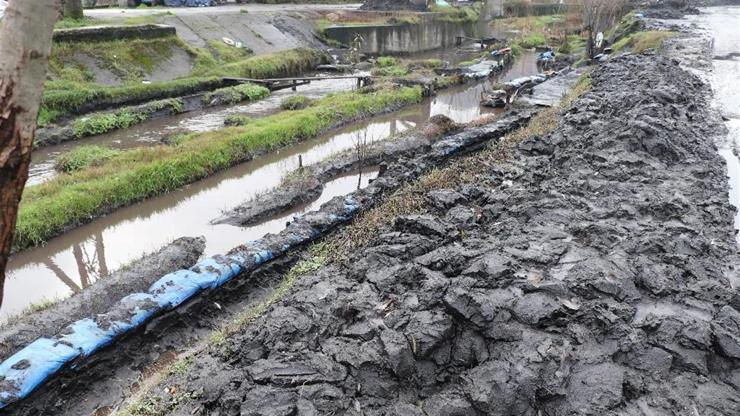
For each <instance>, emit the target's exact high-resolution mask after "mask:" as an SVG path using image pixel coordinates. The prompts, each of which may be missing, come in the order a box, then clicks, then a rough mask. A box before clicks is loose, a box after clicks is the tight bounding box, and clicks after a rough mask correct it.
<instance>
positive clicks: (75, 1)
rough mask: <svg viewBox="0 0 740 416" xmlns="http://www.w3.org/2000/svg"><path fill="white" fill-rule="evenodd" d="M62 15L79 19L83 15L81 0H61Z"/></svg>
mask: <svg viewBox="0 0 740 416" xmlns="http://www.w3.org/2000/svg"><path fill="white" fill-rule="evenodd" d="M61 1H62V17H64V18H67V19H75V20H80V19H82V18H83V17H84V15H83V13H82V0H61Z"/></svg>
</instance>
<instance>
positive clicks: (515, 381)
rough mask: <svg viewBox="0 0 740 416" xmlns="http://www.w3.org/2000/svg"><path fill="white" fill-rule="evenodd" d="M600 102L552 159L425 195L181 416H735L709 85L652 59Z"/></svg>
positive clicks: (635, 66) (300, 289) (256, 338)
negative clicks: (419, 210)
mask: <svg viewBox="0 0 740 416" xmlns="http://www.w3.org/2000/svg"><path fill="white" fill-rule="evenodd" d="M592 85H593V89H592V91H590V92H588V93H586V94H584V95H583V96H582V97H581V98H579V99H578V100H576V101H575V102H574V103H573V104H572V105H571V107H570V108H569V109H568V110H567V111H566V112H565V114H564V116H563V118H562V119H561V121H560V123H559V125H558V127H557V128H556V129H555V131H554V132H552V133H550V134H547V135H544V136H542V137H537V138H535V139H533V140H536V141H541V142H543V143H547V144H548V146H547V148H548V151H547V152H538V151H532V149H539V148H542V146H538V145H536V143H529V144H528V145H527V147H526V152H519V154H518V156H517V159H518V160H517V161H516V162H517V163H516V164H512V166H514V167H512V168H506V167H500V166H499V167H496V168H493V167H486V166H481V171H480V174H481V175H486V176H487V177H488V178H489V180H488V181H486V182H485V183H486V185H482V183H483V182H481V184H473V185H465V186H460V187H456V186H455V185H453V186H451V187H450V188H449V189H438V190H434V191H432V192H430V193H429V194H427V195H426V196H425V198H424V199H425V201H426V210H427V213H425V214H423V215H407V216H403V217H399V218H397V219H396V220H395V221H394V222H393V223H392V226H390V228H388V229H385V230H383V232H382V233H381V234H380V235H378V236H377V237H375V238H374V240H373V242H372V243H371V244H370V245H369V246H368V247H366V248H364V249H362V250H358V251H357V252H354V253H350V259H349V261H348V262H346V263H344V264H330V265H329V266H326V267H324V268H322V269H320V270H319V271H317V272H315V273H314V274H312V275H308V276H306V277H303V278H301V279H300V280H299V281H297V282H296V284H295V286H294V287H293V289H292V291H291V292H290V293H289V294H288V295H286V297H284V298H283V299H282V300H281V301H280V302H278V303H276V304H275V305H274V306H273V307H272V308H271V309H270V310H269V311H268V312H267V313H266V314H265V315H264V316H262V317H261V318H259V319H258V320H257V321H255V323H254V324H253V325H251V326H250V327H248V329H246V330H245V331H244V332H243V333H238V334H235V335H234V336H233V337H231V338H230V339H229V340H228V341H227V345H226V347H225V348H223V349H219V350H213V351H210V352H208V353H207V354H204V355H203V356H202V357H199V358H198V359H197V360H195V362H194V364H193V367H192V368H191V370H190V371H189V373H188V374H187V375H186V376H181V377H170V378H169V379H168V380H166V382H165V383H166V384H167V385H178V386H179V389H180V390H186V391H192V392H197V394H195V395H194V396H193V398H192V399H191V400H190V401H188V402H187V403H183V404H181V405H180V407H179V408H178V412H180V413H183V414H187V413H188V412H191V411H196V410H197V409H201V410H203V411H206V412H210V413H212V414H213V413H214V412H215V413H216V414H222V415H226V414H228V415H231V414H234V415H236V414H249V415H282V414H285V415H288V414H294V415H316V414H347V415H360V414H362V415H435V416H437V415H439V416H442V415H511V414H522V415H536V414H557V415H565V414H594V415H596V414H642V412H648V413H650V412H652V413H656V414H663V413H671V412H674V413H681V412H683V411H684V409H695V410H696V412H698V414H727V415H730V414H738V413H739V412H740V402H738V400H737V397H738V393H739V392H740V381H738V380H740V379H739V378H738V375H739V374H740V359H739V358H738V356H740V337H738V335H737V333H738V328H740V313H739V312H738V309H737V308H738V306H740V298H739V297H738V294H737V291H736V290H735V289H733V287H732V285H731V284H730V281H731V279H735V278H736V276H735V273H736V271H735V270H734V269H733V265H734V264H736V263H737V260H738V257H737V248H736V246H735V241H734V232H733V214H734V212H733V209H732V208H731V206H730V204H729V202H728V198H727V192H728V184H727V179H726V177H725V171H724V169H725V168H724V165H723V163H722V160H721V158H720V156H719V155H718V154H717V153H716V150H715V148H714V145H713V142H712V137H713V136H714V135H716V134H719V133H721V130H720V128H721V127H720V124H719V123H717V122H715V120H716V117H714V115H713V114H712V113H711V112H710V107H709V105H708V103H707V97H708V94H709V90H708V87H707V86H706V85H705V84H704V83H702V82H701V81H700V80H699V79H698V78H697V77H695V76H694V75H691V74H690V73H689V72H687V71H685V70H683V69H681V68H680V67H679V66H678V65H676V64H675V63H674V62H673V61H671V60H669V59H666V58H663V57H660V56H645V55H627V56H623V57H618V58H615V59H613V60H611V61H610V62H608V63H607V64H605V65H603V66H602V67H600V68H599V69H598V70H597V71H595V72H594V73H593V75H592ZM523 150H524V149H523ZM515 165H516V166H515ZM505 166H508V165H505ZM466 212H475V213H479V214H478V215H465V213H466ZM460 230H464V232H461V231H460ZM214 374H216V375H218V376H217V377H215V376H214ZM159 390H162V389H157V391H159Z"/></svg>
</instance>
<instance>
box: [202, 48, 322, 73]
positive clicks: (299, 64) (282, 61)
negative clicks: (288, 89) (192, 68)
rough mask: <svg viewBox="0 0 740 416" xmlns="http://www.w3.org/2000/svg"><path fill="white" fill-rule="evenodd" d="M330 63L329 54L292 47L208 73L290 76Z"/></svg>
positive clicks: (211, 69) (213, 69)
mask: <svg viewBox="0 0 740 416" xmlns="http://www.w3.org/2000/svg"><path fill="white" fill-rule="evenodd" d="M326 63H329V56H328V55H326V54H325V53H323V52H321V51H318V50H315V49H306V48H299V49H291V50H287V51H281V52H274V53H270V54H265V55H258V56H253V57H251V58H247V59H244V60H242V61H239V62H234V63H231V64H227V65H222V66H219V67H217V68H210V69H209V70H208V71H207V72H205V74H206V75H218V76H228V77H241V78H257V79H259V78H277V77H289V76H292V75H298V74H300V73H303V72H306V71H310V70H312V69H314V68H315V67H316V66H317V65H320V64H326Z"/></svg>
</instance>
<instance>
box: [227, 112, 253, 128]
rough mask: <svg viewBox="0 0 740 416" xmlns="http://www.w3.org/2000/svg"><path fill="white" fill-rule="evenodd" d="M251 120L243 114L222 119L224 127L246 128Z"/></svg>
mask: <svg viewBox="0 0 740 416" xmlns="http://www.w3.org/2000/svg"><path fill="white" fill-rule="evenodd" d="M251 121H252V118H251V117H249V116H245V115H243V114H229V115H228V116H226V117H225V118H224V125H225V126H246V125H247V124H249V123H250V122H251Z"/></svg>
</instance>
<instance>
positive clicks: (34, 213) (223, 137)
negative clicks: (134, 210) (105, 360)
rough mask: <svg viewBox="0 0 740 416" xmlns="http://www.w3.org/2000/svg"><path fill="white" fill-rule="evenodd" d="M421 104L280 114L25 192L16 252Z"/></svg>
mask: <svg viewBox="0 0 740 416" xmlns="http://www.w3.org/2000/svg"><path fill="white" fill-rule="evenodd" d="M420 100H421V89H420V88H418V87H414V88H399V89H392V90H381V91H377V92H374V93H366V94H360V93H356V92H350V93H342V94H336V95H332V96H329V97H326V98H323V99H321V100H319V101H317V102H316V103H315V104H314V105H312V106H310V107H308V108H306V109H303V110H297V111H290V112H283V113H278V114H275V115H272V116H269V117H263V118H260V119H257V120H254V121H252V122H251V123H249V124H247V125H246V126H243V127H228V128H224V129H222V130H217V131H211V132H207V133H202V134H193V135H188V136H186V137H187V139H186V140H182V141H181V142H180V143H179V144H175V145H162V146H154V147H143V148H136V149H132V150H128V151H125V152H121V153H120V154H118V155H116V156H114V157H112V158H110V159H108V160H107V161H106V162H104V163H101V164H99V165H96V166H91V167H88V168H86V169H82V170H78V171H76V172H73V173H70V174H68V175H61V176H59V177H56V178H54V179H52V180H50V181H48V182H45V183H43V184H39V185H35V186H30V187H27V188H26V190H25V191H24V196H23V201H22V202H21V207H20V211H19V215H18V221H17V225H16V233H15V236H14V237H15V238H14V241H13V243H14V246H15V247H16V248H17V249H23V248H27V247H30V246H33V245H37V244H40V243H42V242H43V241H45V240H46V239H48V238H49V237H51V236H53V235H56V234H57V233H59V232H62V231H63V230H64V229H65V228H67V227H70V226H75V225H78V224H80V223H82V222H85V221H88V220H89V219H90V218H94V217H96V216H99V215H101V214H103V213H106V212H109V211H111V210H113V209H115V208H118V207H121V206H125V205H129V204H132V203H134V202H136V201H140V200H142V199H144V198H147V197H150V196H154V195H158V194H161V193H165V192H168V191H172V190H175V189H178V188H179V187H182V186H184V185H186V184H188V183H191V182H193V181H196V180H199V179H202V178H204V177H207V176H209V175H211V174H213V173H214V172H217V171H219V170H222V169H226V168H228V167H230V166H233V165H235V164H237V163H240V162H243V161H245V160H249V159H250V158H252V157H253V155H255V154H258V153H260V152H266V151H271V150H275V149H276V148H278V147H281V146H286V145H289V144H292V143H295V142H297V141H300V140H304V139H306V138H310V137H314V136H316V135H318V134H320V133H321V132H322V131H324V130H326V129H328V128H330V127H332V126H336V125H338V124H342V123H346V122H348V121H350V120H354V119H357V118H361V117H366V116H371V115H373V114H377V113H380V112H382V111H384V110H386V109H387V108H389V107H392V106H402V105H407V104H411V103H416V102H419V101H420Z"/></svg>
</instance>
